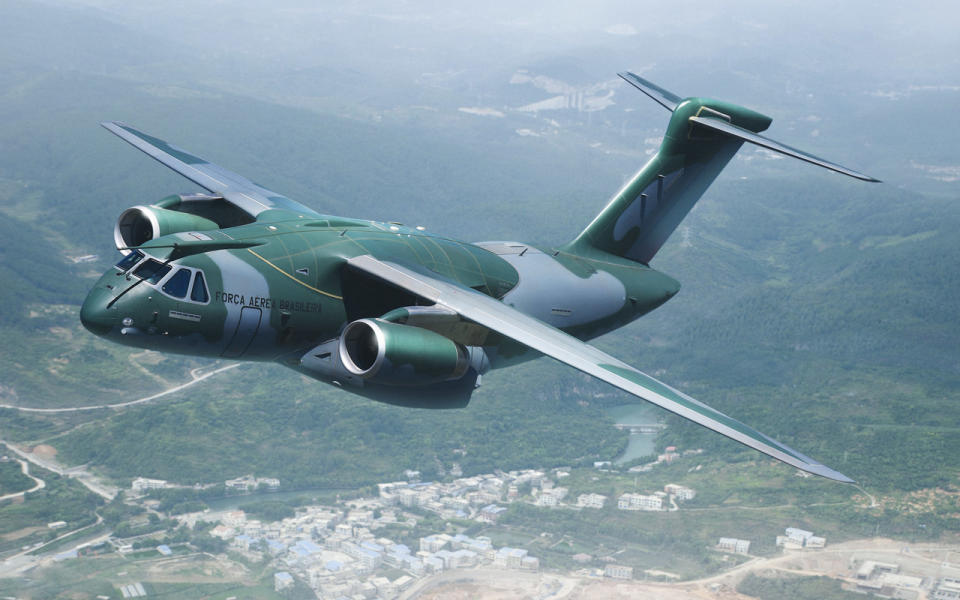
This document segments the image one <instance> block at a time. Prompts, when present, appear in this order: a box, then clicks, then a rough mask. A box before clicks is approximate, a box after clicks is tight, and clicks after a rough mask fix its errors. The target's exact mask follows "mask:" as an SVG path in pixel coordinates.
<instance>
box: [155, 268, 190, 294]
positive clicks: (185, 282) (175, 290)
mask: <svg viewBox="0 0 960 600" xmlns="http://www.w3.org/2000/svg"><path fill="white" fill-rule="evenodd" d="M188 287H190V269H178V270H177V272H176V273H174V274H173V277H171V278H170V279H168V280H167V282H166V283H165V284H163V287H162V288H161V289H162V290H163V293H165V294H169V295H171V296H173V297H174V298H183V297H185V296H186V295H187V288H188Z"/></svg>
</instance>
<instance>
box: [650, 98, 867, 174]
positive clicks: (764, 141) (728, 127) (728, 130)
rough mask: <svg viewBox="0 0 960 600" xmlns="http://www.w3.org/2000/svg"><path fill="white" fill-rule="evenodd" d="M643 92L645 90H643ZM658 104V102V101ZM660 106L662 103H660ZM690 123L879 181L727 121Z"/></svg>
mask: <svg viewBox="0 0 960 600" xmlns="http://www.w3.org/2000/svg"><path fill="white" fill-rule="evenodd" d="M644 91H645V90H644ZM647 94H648V95H649V92H647ZM654 100H656V98H654ZM658 102H659V101H658ZM661 104H662V102H661ZM690 122H691V123H696V124H697V125H700V126H702V127H706V128H708V129H712V130H714V131H718V132H720V133H723V134H726V135H730V136H733V137H736V138H740V139H741V140H743V141H745V142H750V143H751V144H756V145H758V146H762V147H764V148H766V149H767V150H773V151H774V152H779V153H781V154H786V155H787V156H792V157H794V158H799V159H800V160H803V161H806V162H808V163H812V164H815V165H818V166H821V167H823V168H825V169H830V170H831V171H836V172H837V173H843V174H844V175H848V176H850V177H854V178H856V179H861V180H863V181H871V182H879V181H880V180H879V179H874V178H873V177H870V176H869V175H864V174H863V173H858V172H857V171H854V170H852V169H848V168H846V167H844V166H841V165H838V164H836V163H832V162H830V161H828V160H824V159H822V158H820V157H818V156H814V155H812V154H807V153H806V152H803V151H801V150H797V149H796V148H791V147H790V146H787V145H786V144H781V143H780V142H777V141H774V140H771V139H770V138H768V137H764V136H762V135H760V134H759V133H754V132H752V131H749V130H747V129H744V128H743V127H737V126H736V125H734V124H733V123H730V122H728V121H724V120H722V119H717V118H714V117H690Z"/></svg>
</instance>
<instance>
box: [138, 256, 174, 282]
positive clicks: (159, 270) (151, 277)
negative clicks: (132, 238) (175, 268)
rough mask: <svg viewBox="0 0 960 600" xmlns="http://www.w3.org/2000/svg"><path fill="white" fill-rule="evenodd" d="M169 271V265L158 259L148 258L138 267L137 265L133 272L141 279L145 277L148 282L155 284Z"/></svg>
mask: <svg viewBox="0 0 960 600" xmlns="http://www.w3.org/2000/svg"><path fill="white" fill-rule="evenodd" d="M169 272H170V266H169V265H165V264H163V263H161V262H160V261H157V260H154V259H152V258H148V259H147V260H145V261H144V262H143V263H142V264H141V265H140V266H139V267H137V269H136V270H135V271H134V272H133V274H134V275H136V276H137V277H139V278H141V279H146V280H147V281H148V282H149V283H152V284H154V285H156V284H157V282H158V281H160V280H161V279H163V277H164V276H165V275H166V274H167V273H169Z"/></svg>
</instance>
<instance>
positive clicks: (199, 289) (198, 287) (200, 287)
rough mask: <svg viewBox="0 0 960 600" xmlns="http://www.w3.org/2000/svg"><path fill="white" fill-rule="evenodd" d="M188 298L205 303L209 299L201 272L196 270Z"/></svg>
mask: <svg viewBox="0 0 960 600" xmlns="http://www.w3.org/2000/svg"><path fill="white" fill-rule="evenodd" d="M190 299H191V300H193V301H194V302H200V303H206V302H207V300H209V299H210V295H209V294H208V293H207V284H206V283H204V281H203V273H202V272H200V271H197V275H196V277H194V278H193V290H191V291H190Z"/></svg>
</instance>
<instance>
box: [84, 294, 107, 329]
mask: <svg viewBox="0 0 960 600" xmlns="http://www.w3.org/2000/svg"><path fill="white" fill-rule="evenodd" d="M110 299H111V295H110V294H109V293H107V291H106V290H103V289H100V288H97V289H94V290H91V291H90V293H89V294H87V297H86V299H84V301H83V306H81V307H80V322H81V323H83V326H84V327H86V328H87V331H89V332H90V333H93V334H96V335H106V334H107V333H109V332H110V330H111V329H112V328H113V323H112V321H111V318H110V315H109V314H108V313H107V303H108V302H110Z"/></svg>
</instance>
